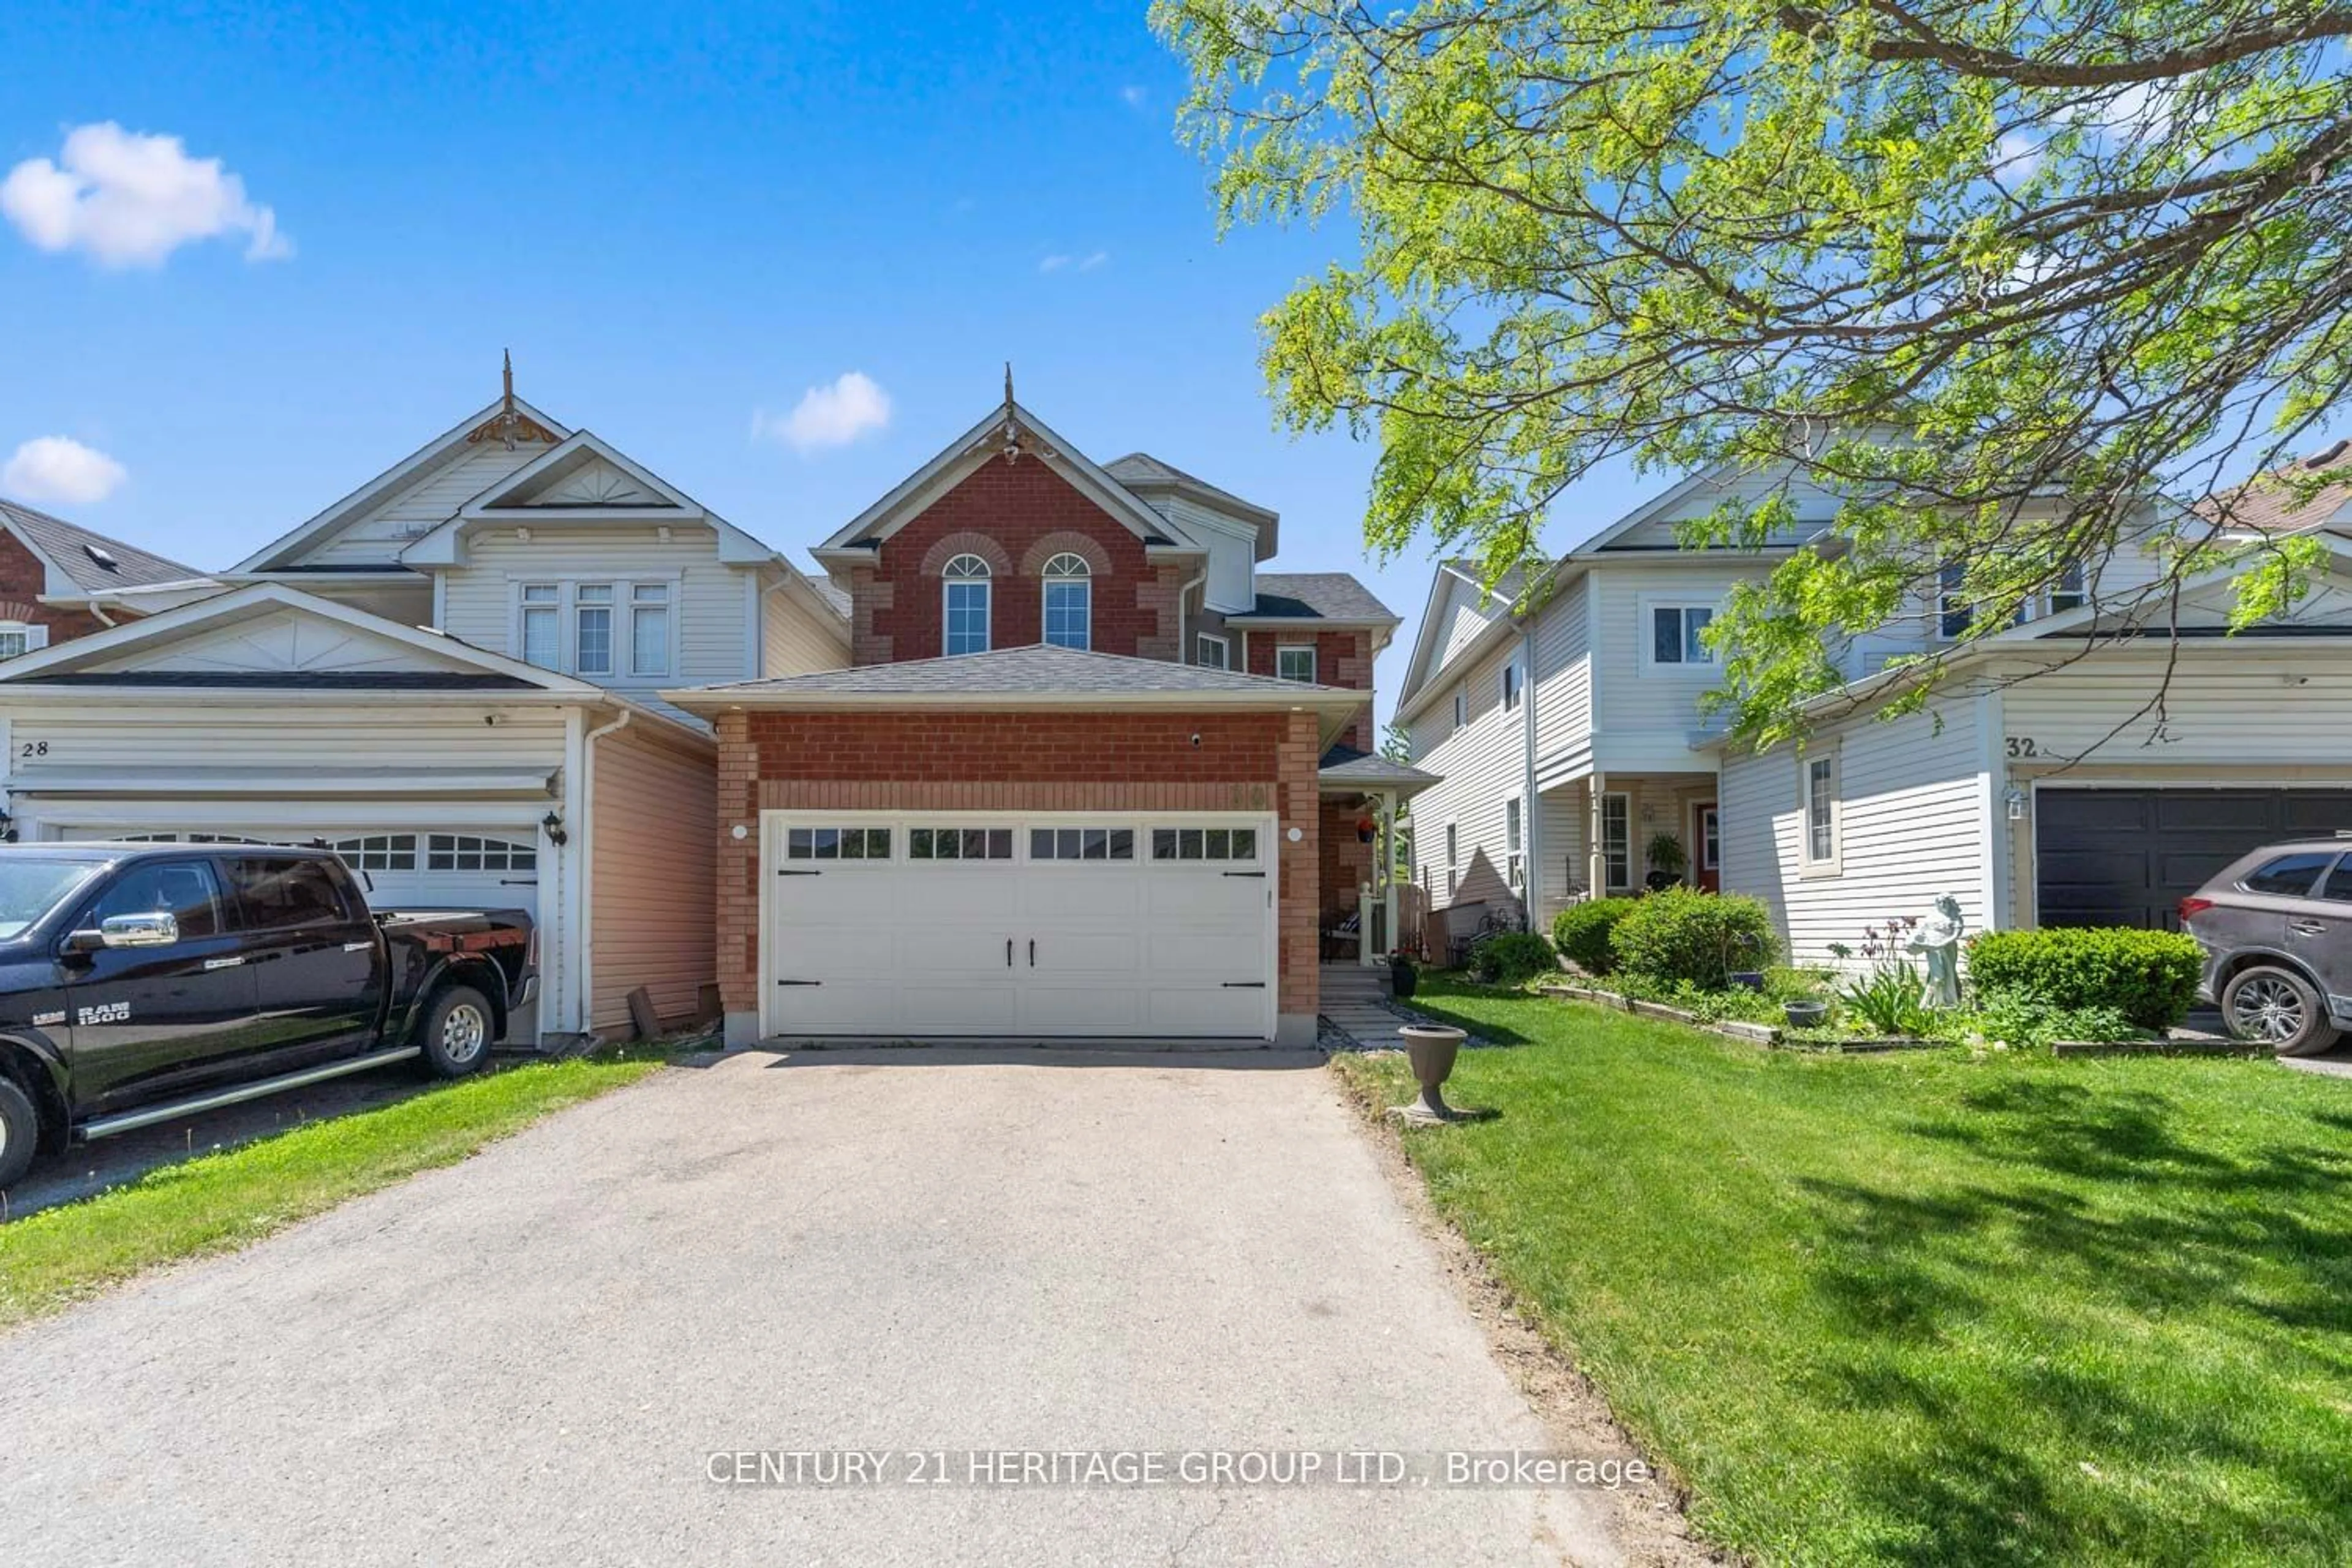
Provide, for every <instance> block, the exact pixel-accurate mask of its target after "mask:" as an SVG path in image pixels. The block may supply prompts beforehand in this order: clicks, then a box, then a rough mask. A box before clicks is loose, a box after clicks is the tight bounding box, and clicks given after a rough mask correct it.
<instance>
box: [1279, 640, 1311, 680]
mask: <svg viewBox="0 0 2352 1568" xmlns="http://www.w3.org/2000/svg"><path fill="white" fill-rule="evenodd" d="M1274 673H1275V674H1276V677H1278V678H1279V679H1284V680H1303V681H1305V682H1307V685H1309V686H1312V685H1314V684H1315V646H1314V645H1313V644H1312V643H1306V644H1301V645H1300V646H1298V647H1278V648H1276V649H1275V650H1274Z"/></svg>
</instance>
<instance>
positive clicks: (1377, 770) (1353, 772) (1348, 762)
mask: <svg viewBox="0 0 2352 1568" xmlns="http://www.w3.org/2000/svg"><path fill="white" fill-rule="evenodd" d="M1316 771H1317V772H1318V773H1319V774H1320V775H1321V776H1322V777H1323V778H1324V779H1326V780H1328V781H1330V782H1332V783H1335V784H1363V785H1365V786H1366V787H1368V788H1372V789H1378V788H1381V787H1383V786H1388V785H1412V784H1439V783H1442V782H1443V781H1442V780H1440V779H1439V778H1438V776H1437V775H1436V774H1435V773H1423V772H1422V771H1421V770H1420V769H1419V768H1416V767H1409V766H1407V765H1406V764H1405V763H1399V762H1392V761H1391V760H1390V759H1388V758H1387V757H1383V756H1381V755H1380V754H1378V753H1377V752H1360V751H1358V750H1356V748H1355V747H1353V746H1334V747H1332V748H1331V749H1330V750H1329V751H1328V752H1324V753H1323V760H1322V762H1321V763H1318V765H1317V769H1316Z"/></svg>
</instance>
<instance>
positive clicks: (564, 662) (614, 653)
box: [514, 578, 677, 680]
mask: <svg viewBox="0 0 2352 1568" xmlns="http://www.w3.org/2000/svg"><path fill="white" fill-rule="evenodd" d="M676 599H677V584H675V583H674V582H673V581H671V580H670V579H668V578H653V579H650V580H641V581H636V582H628V581H620V582H610V583H603V582H598V583H582V582H574V581H570V580H565V581H562V582H539V583H519V584H516V585H515V638H514V647H515V649H516V656H517V657H518V658H520V659H521V660H522V661H523V662H524V663H525V664H535V665H537V666H539V668H541V669H553V670H559V671H561V672H562V673H563V674H566V675H577V676H581V677H583V678H585V679H593V680H620V679H629V678H633V677H634V678H637V679H649V680H658V679H666V678H667V677H668V676H670V675H671V674H673V673H674V668H675V665H676V663H677V660H676V658H675V657H674V649H675V647H676V639H675V632H676V625H677V617H676V616H674V615H673V614H672V613H671V605H672V604H673V603H674V602H675V600H676Z"/></svg>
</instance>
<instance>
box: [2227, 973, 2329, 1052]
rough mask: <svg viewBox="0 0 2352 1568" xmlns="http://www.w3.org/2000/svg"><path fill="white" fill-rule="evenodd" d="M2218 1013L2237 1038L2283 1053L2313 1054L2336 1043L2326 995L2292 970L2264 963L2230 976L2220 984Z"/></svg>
mask: <svg viewBox="0 0 2352 1568" xmlns="http://www.w3.org/2000/svg"><path fill="white" fill-rule="evenodd" d="M2221 1016H2222V1017H2223V1018H2225V1019H2227V1020H2228V1021H2229V1025H2230V1033H2231V1034H2233V1035H2235V1036H2237V1037H2238V1038H2240V1039H2242V1040H2252V1041H2254V1042H2256V1043H2257V1044H2260V1045H2265V1046H2268V1047H2270V1048H2271V1049H2273V1050H2274V1051H2276V1052H2277V1053H2278V1054H2279V1055H2281V1056H2283V1057H2315V1056H2317V1055H2319V1054H2320V1053H2321V1052H2322V1051H2325V1050H2326V1049H2327V1048H2328V1047H2331V1046H2333V1045H2335V1044H2336V1026H2334V1025H2333V1024H2330V1023H2329V1022H2328V1021H2327V1002H2326V998H2325V997H2323V996H2321V995H2320V994H2319V990H2318V988H2317V987H2316V986H2315V985H2313V984H2311V982H2310V981H2308V980H2305V978H2304V977H2303V976H2302V975H2300V974H2297V973H2295V972H2294V970H2292V969H2284V968H2280V967H2278V966H2275V965H2273V964H2267V963H2263V964H2257V965H2255V966H2254V967H2253V968H2252V969H2242V970H2240V971H2238V973H2235V974H2233V975H2231V976H2230V983H2229V984H2227V985H2224V986H2223V987H2221Z"/></svg>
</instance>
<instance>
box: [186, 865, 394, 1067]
mask: <svg viewBox="0 0 2352 1568" xmlns="http://www.w3.org/2000/svg"><path fill="white" fill-rule="evenodd" d="M222 864H223V865H224V866H226V868H227V869H228V877H229V881H230V883H231V884H232V886H233V887H234V888H235V889H236V901H237V905H238V907H239V908H240V909H241V910H243V911H244V914H245V923H246V928H247V930H246V940H245V948H246V952H247V954H248V955H249V958H250V967H251V969H252V970H253V984H254V1007H255V1013H256V1016H257V1026H258V1029H259V1031H260V1033H261V1035H262V1036H263V1037H265V1038H266V1040H267V1041H268V1048H269V1049H271V1050H272V1051H275V1052H282V1053H284V1055H285V1057H286V1058H287V1060H286V1063H285V1065H286V1066H287V1067H288V1068H295V1067H299V1066H301V1065H303V1064H305V1063H308V1062H311V1061H317V1060H323V1059H326V1058H332V1057H338V1056H344V1055H348V1054H350V1053H352V1052H353V1051H357V1050H360V1049H362V1048H363V1047H365V1046H367V1045H368V1044H369V1043H370V1041H371V1040H372V1039H373V1036H374V1029H375V1022H376V1012H377V1009H378V1007H379V1006H380V1005H381V1004H382V1002H383V981H384V978H385V977H384V975H383V973H382V968H381V966H380V965H379V964H378V963H377V962H376V931H375V923H374V921H372V920H370V919H369V918H368V915H367V911H366V905H365V904H363V903H362V902H360V901H358V900H355V899H354V898H352V893H351V889H348V888H347V887H346V885H345V880H344V879H343V878H341V877H339V876H338V875H337V874H336V872H335V871H332V870H330V869H329V868H328V864H327V862H325V861H323V860H318V859H295V858H290V857H278V858H267V857H262V856H255V857H253V858H250V859H248V858H243V857H238V858H231V859H224V860H223V862H222Z"/></svg>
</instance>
